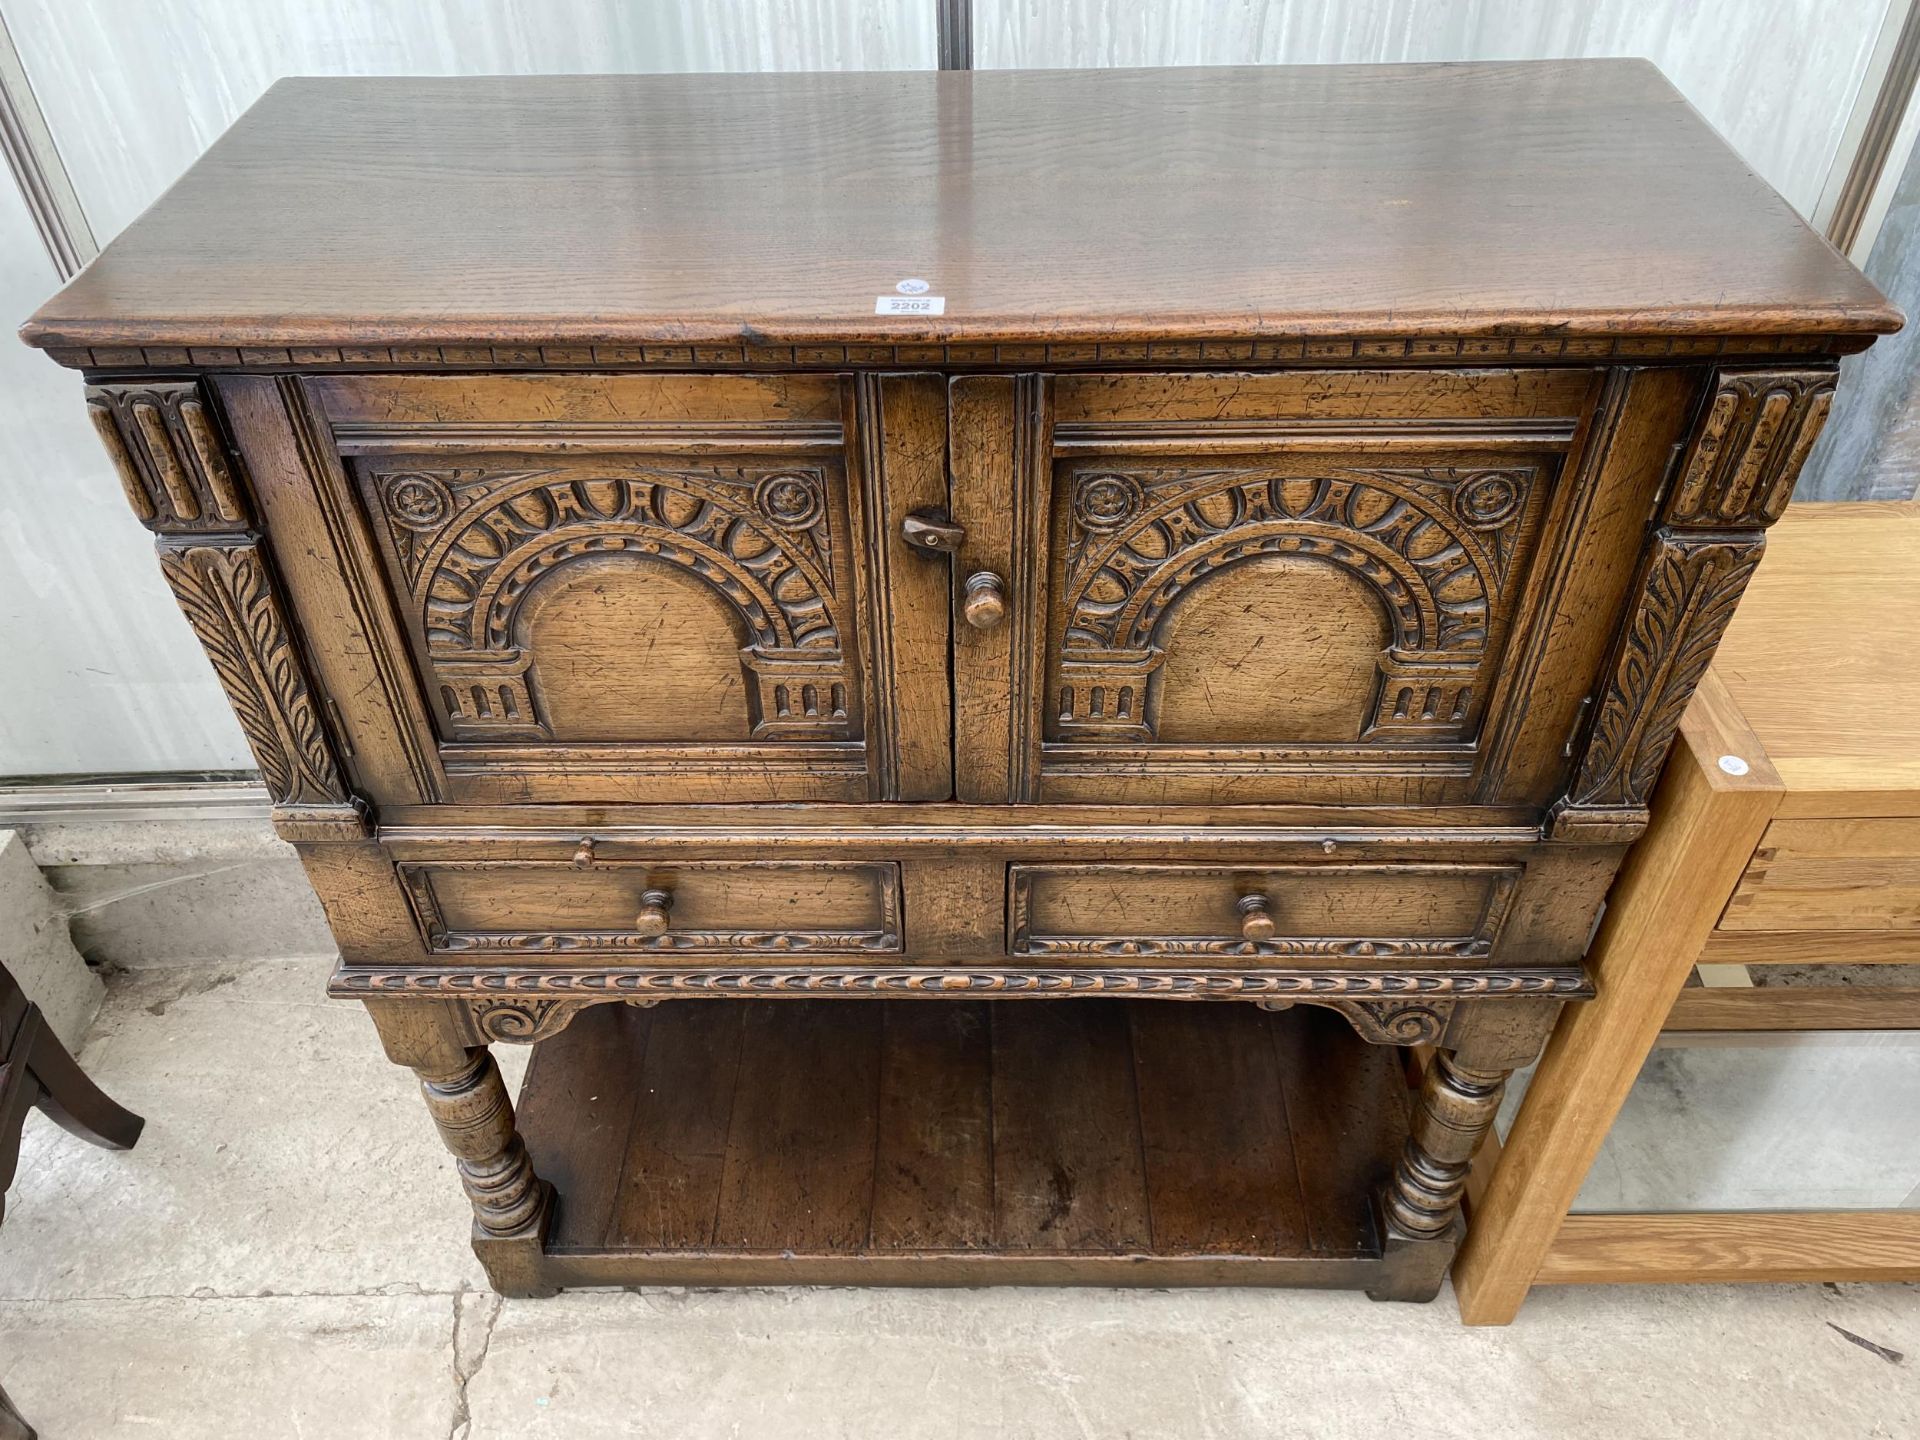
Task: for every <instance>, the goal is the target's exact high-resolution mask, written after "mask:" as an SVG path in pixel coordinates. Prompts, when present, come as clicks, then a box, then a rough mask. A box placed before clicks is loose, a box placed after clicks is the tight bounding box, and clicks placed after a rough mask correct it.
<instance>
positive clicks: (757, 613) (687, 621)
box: [225, 374, 951, 804]
mask: <svg viewBox="0 0 1920 1440" xmlns="http://www.w3.org/2000/svg"><path fill="white" fill-rule="evenodd" d="M225 400H226V404H227V407H228V410H229V413H230V415H231V416H232V417H233V418H234V422H235V429H236V431H237V433H238V434H239V436H240V439H241V443H242V446H243V449H244V450H245V451H246V452H247V459H248V462H249V467H250V469H251V470H252V471H253V472H254V474H255V475H256V477H259V483H260V488H261V490H262V492H263V496H264V498H263V504H264V505H265V507H266V508H267V509H268V510H269V512H270V518H271V519H272V520H273V522H274V533H275V534H276V536H278V537H281V540H282V545H283V548H284V549H285V551H286V554H285V555H284V556H283V563H284V564H285V565H286V566H287V567H288V568H289V570H290V571H292V572H293V575H292V579H293V585H292V589H293V592H294V596H295V600H296V603H297V604H298V605H299V606H301V607H302V608H303V610H304V612H305V613H304V619H305V626H306V630H307V633H308V634H309V636H310V637H312V639H313V642H314V645H315V648H316V650H318V651H319V652H320V653H319V654H318V655H317V656H316V661H317V664H318V666H319V668H320V669H321V670H322V672H323V673H324V674H326V676H327V678H328V680H329V681H330V683H329V685H328V689H329V690H330V692H331V693H332V694H334V695H336V696H337V695H342V694H350V695H352V696H353V697H354V699H353V702H352V703H351V704H344V703H343V704H342V705H341V706H340V709H341V710H342V711H343V712H344V713H343V715H342V716H341V717H339V719H340V723H342V724H343V725H344V726H345V728H346V729H347V731H348V732H349V739H350V741H351V743H352V746H353V749H354V764H355V766H356V768H357V770H358V771H359V772H360V779H361V783H362V784H363V785H365V786H366V788H367V789H368V790H369V792H370V793H371V794H372V795H373V797H374V798H375V799H377V800H383V801H388V802H398V803H408V802H413V803H433V802H449V803H475V804H490V803H492V804H507V803H522V802H528V801H533V802H538V801H553V802H570V803H597V802H617V801H623V800H627V801H630V800H642V801H654V800H660V801H688V802H710V801H720V802H724V801H782V800H838V801H863V800H877V799H940V798H945V797H946V796H947V795H948V794H949V793H950V785H951V782H950V749H949V741H948V736H949V730H950V720H949V715H948V708H947V707H948V688H947V676H946V652H947V641H948V637H947V633H946V600H945V592H944V586H943V580H942V578H941V577H940V576H939V575H938V574H937V572H935V571H934V570H933V569H931V568H930V567H928V566H927V565H925V564H924V562H923V561H921V560H920V558H919V557H917V556H914V555H913V554H912V553H911V552H909V551H907V550H906V549H905V546H904V542H903V541H902V540H901V538H900V520H901V517H902V515H903V514H904V513H905V511H906V510H908V509H910V508H913V507H916V506H921V507H924V506H926V505H929V504H933V505H938V504H943V503H944V502H945V499H946V480H945V401H946V397H945V394H944V388H943V384H942V382H941V381H940V380H938V379H937V378H934V377H926V376H889V377H884V378H883V377H861V378H858V379H856V378H855V377H852V376H844V375H788V376H756V375H537V374H528V375H512V374H490V375H479V376H471V377H467V376H449V375H439V376H409V375H342V376H320V377H306V378H302V379H297V380H296V379H288V380H280V381H276V380H273V379H270V378H266V379H239V378H236V379H233V380H231V381H229V382H228V383H227V387H226V393H225ZM302 491H304V492H305V493H304V494H302V493H301V492H302ZM316 502H317V503H316ZM275 510H278V511H279V512H281V513H279V514H271V512H273V511H275ZM316 514H317V515H318V517H320V519H321V521H322V522H323V523H320V524H316V523H315V517H316Z"/></svg>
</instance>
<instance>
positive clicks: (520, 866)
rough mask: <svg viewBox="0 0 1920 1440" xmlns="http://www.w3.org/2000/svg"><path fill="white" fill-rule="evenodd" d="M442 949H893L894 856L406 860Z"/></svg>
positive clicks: (429, 933) (896, 925) (423, 924)
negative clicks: (839, 860)
mask: <svg viewBox="0 0 1920 1440" xmlns="http://www.w3.org/2000/svg"><path fill="white" fill-rule="evenodd" d="M398 869H399V874H400V880H401V884H402V885H403V886H404V887H405V889H406V892H407V897H408V900H409V901H410V902H411V904H412V906H413V911H414V916H415V919H416V920H417V921H418V923H419V926H420V931H421V934H422V935H423V936H424V937H425V939H426V942H427V948H428V949H429V950H430V951H432V952H433V953H434V954H437V955H471V956H474V957H475V958H484V957H488V956H495V955H516V954H555V953H568V954H572V953H578V954H581V955H594V954H619V955H629V954H635V953H641V954H674V955H703V954H741V953H745V954H756V953H758V954H766V955H769V956H782V955H813V954H894V953H897V952H899V950H900V949H901V924H900V909H901V907H900V867H899V866H898V865H897V864H894V863H893V862H891V861H875V862H871V863H859V864H833V863H820V862H816V861H797V862H785V861H771V860H770V861H748V862H735V861H704V860H675V861H672V862H671V863H662V864H650V863H648V862H645V861H638V860H613V861H594V862H591V863H590V864H588V865H586V866H585V868H580V867H577V866H575V865H573V864H571V863H569V862H567V861H564V860H506V859H488V860H447V861H436V862H431V863H422V864H414V863H407V862H402V863H401V864H400V865H399V867H398Z"/></svg>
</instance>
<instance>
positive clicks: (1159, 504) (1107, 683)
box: [1049, 460, 1545, 744]
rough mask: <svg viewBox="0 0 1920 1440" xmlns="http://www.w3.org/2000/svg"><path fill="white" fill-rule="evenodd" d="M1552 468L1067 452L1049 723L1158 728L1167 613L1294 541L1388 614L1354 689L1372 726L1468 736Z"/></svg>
mask: <svg viewBox="0 0 1920 1440" xmlns="http://www.w3.org/2000/svg"><path fill="white" fill-rule="evenodd" d="M1540 479H1541V472H1540V469H1539V467H1538V466H1537V465H1535V464H1512V465H1501V466H1486V467H1455V466H1405V467H1367V468H1354V467H1344V466H1343V467H1330V468H1327V469H1325V470H1322V471H1315V472H1311V473H1295V472H1293V471H1290V470H1287V469H1284V468H1276V467H1273V466H1271V465H1265V464H1258V463H1256V464H1251V465H1245V464H1243V465H1234V464H1230V463H1226V464H1220V465H1213V466H1203V465H1195V464H1187V463H1182V464H1153V465H1146V464H1128V465H1127V466H1125V467H1124V468H1121V467H1119V466H1116V465H1115V464H1114V463H1113V462H1112V461H1106V460H1103V461H1098V462H1091V461H1090V462H1073V463H1069V464H1067V465H1064V466H1062V468H1061V471H1060V473H1059V477H1058V483H1059V485H1060V486H1061V487H1062V495H1061V504H1062V506H1063V508H1064V511H1065V514H1064V517H1063V519H1062V521H1061V522H1060V523H1061V525H1062V528H1063V531H1064V533H1063V537H1062V538H1063V542H1064V543H1063V551H1064V560H1063V568H1062V574H1061V577H1060V591H1059V593H1060V594H1061V596H1062V604H1063V607H1064V619H1063V626H1064V633H1063V634H1062V635H1061V636H1060V637H1059V640H1058V643H1057V648H1056V652H1055V655H1054V657H1053V663H1054V671H1055V679H1054V685H1053V687H1052V693H1051V695H1050V697H1049V700H1050V713H1051V715H1052V722H1051V726H1052V728H1051V734H1052V736H1053V737H1054V738H1057V739H1060V740H1080V741H1086V740H1104V741H1108V742H1113V743H1122V744H1129V743H1132V744H1137V743H1147V742H1153V741H1156V740H1158V739H1159V738H1160V734H1159V723H1158V717H1159V712H1160V710H1161V702H1162V691H1161V686H1162V679H1163V673H1164V671H1165V668H1166V660H1167V651H1166V646H1167V645H1168V644H1170V643H1177V642H1175V641H1173V640H1171V639H1170V637H1169V633H1168V622H1169V620H1170V618H1171V617H1173V616H1175V615H1176V614H1177V613H1178V612H1179V611H1180V609H1181V607H1182V606H1183V605H1185V604H1187V603H1188V601H1189V598H1190V597H1191V596H1193V595H1194V594H1195V593H1197V592H1198V591H1200V590H1201V589H1203V588H1204V586H1205V583H1206V582H1207V581H1208V580H1209V579H1210V578H1212V577H1213V576H1216V575H1219V574H1222V573H1223V572H1225V571H1227V570H1229V569H1231V568H1232V567H1235V566H1237V565H1239V564H1241V563H1242V562H1246V561H1251V560H1258V559H1260V558H1261V557H1266V556H1292V557H1301V558H1304V559H1307V560H1310V561H1315V562H1320V563H1322V564H1325V565H1328V566H1332V567H1334V568H1336V569H1338V570H1340V571H1342V572H1344V573H1346V574H1348V575H1350V576H1353V577H1356V578H1357V579H1358V580H1359V581H1361V582H1362V583H1363V585H1364V586H1365V587H1366V589H1367V590H1368V591H1369V592H1370V593H1371V595H1372V596H1373V597H1374V599H1375V601H1376V602H1377V604H1378V606H1379V608H1380V610H1381V611H1382V612H1383V613H1384V614H1385V616H1386V618H1387V622H1388V626H1389V633H1390V640H1389V643H1388V644H1387V646H1386V647H1385V648H1384V649H1382V650H1381V651H1380V652H1379V656H1378V662H1377V666H1376V669H1375V674H1374V678H1373V683H1372V686H1371V689H1370V692H1369V693H1367V694H1364V695H1360V696H1356V697H1355V700H1354V705H1355V709H1356V711H1357V712H1359V714H1358V717H1357V721H1356V724H1355V727H1354V728H1355V730H1357V733H1358V735H1359V738H1360V740H1361V741H1362V742H1363V743H1371V744H1392V743H1393V742H1395V741H1401V742H1414V743H1422V742H1443V743H1444V742H1449V741H1461V740H1466V739H1470V738H1471V737H1472V736H1473V735H1474V734H1475V733H1476V732H1477V728H1478V724H1479V720H1480V715H1481V709H1482V706H1483V703H1484V701H1485V698H1486V694H1487V690H1488V688H1489V684H1490V681H1491V678H1492V677H1491V673H1490V672H1491V670H1492V668H1493V667H1492V664H1491V663H1490V661H1491V660H1492V659H1493V658H1494V656H1495V654H1496V651H1497V647H1498V644H1499V641H1500V639H1501V636H1502V634H1503V632H1504V628H1505V626H1506V623H1507V621H1508V619H1509V618H1510V613H1511V606H1512V600H1513V596H1514V594H1515V592H1516V591H1517V589H1518V580H1519V576H1520V574H1521V572H1522V570H1523V568H1524V567H1523V566H1522V565H1521V564H1520V563H1519V560H1520V557H1521V555H1522V553H1523V552H1524V550H1525V549H1526V546H1527V543H1528V541H1529V539H1530V537H1531V534H1532V532H1533V531H1534V529H1535V528H1537V527H1536V526H1535V524H1534V522H1535V521H1536V520H1537V512H1538V507H1537V506H1536V505H1534V504H1533V503H1532V497H1533V496H1534V495H1535V493H1536V492H1542V493H1543V492H1544V490H1545V487H1544V486H1543V485H1541V484H1540ZM1300 619H1301V623H1302V624H1303V625H1305V626H1309V627H1310V626H1312V625H1315V624H1319V623H1325V622H1326V621H1327V619H1328V617H1324V616H1316V615H1303V616H1301V617H1300ZM1271 638H1272V640H1273V642H1274V645H1275V647H1276V649H1283V648H1284V647H1286V646H1287V644H1288V637H1287V636H1285V635H1275V636H1273V637H1271ZM1231 658H1232V657H1228V656H1225V655H1222V656H1221V657H1220V661H1219V663H1221V664H1227V663H1229V662H1230V660H1231ZM1053 702H1057V703H1053ZM1327 738H1328V739H1329V740H1337V739H1339V738H1341V737H1336V736H1331V735H1330V736H1328V737H1327Z"/></svg>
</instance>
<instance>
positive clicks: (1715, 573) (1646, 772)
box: [1567, 530, 1766, 807]
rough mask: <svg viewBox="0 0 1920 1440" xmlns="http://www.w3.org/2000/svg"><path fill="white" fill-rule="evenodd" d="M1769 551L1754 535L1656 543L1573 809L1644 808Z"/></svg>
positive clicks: (1571, 797)
mask: <svg viewBox="0 0 1920 1440" xmlns="http://www.w3.org/2000/svg"><path fill="white" fill-rule="evenodd" d="M1765 546H1766V541H1765V539H1764V538H1763V537H1762V536H1761V535H1759V534H1751V535H1716V534H1711V533H1709V534H1682V533H1676V532H1673V531H1668V530H1662V531H1660V532H1659V533H1658V534H1657V535H1655V537H1654V541H1653V545H1652V548H1651V550H1650V551H1649V553H1648V555H1647V558H1646V560H1645V562H1644V563H1643V565H1642V567H1641V572H1640V579H1639V583H1638V584H1637V585H1636V586H1635V588H1634V599H1633V601H1632V609H1631V611H1630V613H1629V615H1628V618H1627V623H1626V628H1625V630H1624V632H1623V634H1622V636H1621V639H1620V643H1619V645H1618V647H1617V648H1616V651H1615V654H1614V658H1613V662H1612V666H1611V669H1610V671H1609V678H1608V680H1607V684H1606V688H1605V690H1604V691H1603V692H1602V694H1601V698H1600V704H1599V709H1598V713H1597V715H1596V716H1595V718H1594V722H1593V728H1592V730H1591V732H1590V736H1589V739H1588V742H1587V748H1586V753H1585V756H1584V757H1583V759H1582V761H1581V764H1580V770H1579V774H1578V775H1577V776H1576V778H1575V780H1574V783H1573V785H1572V787H1571V788H1570V789H1569V791H1568V793H1567V802H1568V803H1569V804H1571V805H1574V806H1603V807H1620V806H1639V805H1643V804H1645V802H1646V800H1647V797H1648V796H1649V795H1650V794H1651V793H1652V791H1653V785H1654V782H1655V781H1656V780H1658V779H1659V777H1660V769H1661V766H1662V765H1664V764H1665V763H1666V758H1667V751H1668V749H1669V748H1670V747H1671V745H1672V743H1673V737H1674V732H1675V731H1676V730H1677V729H1678V728H1679V724H1680V716H1681V714H1682V712H1684V711H1685V709H1686V707H1687V702H1688V700H1689V699H1691V698H1692V695H1693V691H1694V687H1695V686H1696V685H1698V684H1699V683H1700V677H1701V676H1703V675H1704V674H1706V670H1707V666H1708V664H1709V663H1710V662H1711V661H1712V659H1713V652H1714V649H1715V648H1716V647H1717V646H1718V645H1719V643H1720V637H1721V635H1722V634H1723V633H1725V631H1726V628H1727V625H1728V623H1729V622H1730V621H1731V620H1732V619H1733V612H1734V607H1735V606H1736V605H1738V604H1739V602H1740V596H1741V593H1742V592H1743V591H1745V589H1746V588H1747V581H1748V580H1749V579H1751V578H1752V576H1753V572H1754V570H1755V568H1756V567H1757V566H1758V565H1759V563H1760V556H1761V553H1762V551H1763V550H1764V549H1765Z"/></svg>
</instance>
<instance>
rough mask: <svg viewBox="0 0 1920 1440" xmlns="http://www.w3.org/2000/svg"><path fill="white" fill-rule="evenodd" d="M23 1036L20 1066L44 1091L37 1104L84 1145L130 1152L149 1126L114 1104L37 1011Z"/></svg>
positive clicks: (28, 1018) (28, 1022)
mask: <svg viewBox="0 0 1920 1440" xmlns="http://www.w3.org/2000/svg"><path fill="white" fill-rule="evenodd" d="M25 1031H26V1033H25V1034H23V1035H22V1036H21V1037H20V1039H21V1041H22V1042H23V1043H21V1044H20V1046H19V1048H18V1052H17V1053H18V1059H17V1061H16V1063H19V1064H23V1065H24V1066H25V1068H26V1072H27V1076H28V1079H29V1080H30V1081H31V1082H32V1083H34V1084H37V1085H38V1086H39V1088H40V1095H39V1098H38V1099H37V1100H36V1101H35V1103H36V1104H37V1105H39V1107H40V1108H41V1109H42V1110H44V1111H45V1112H46V1113H47V1114H48V1115H49V1116H50V1117H51V1118H52V1119H53V1121H54V1122H55V1123H56V1124H58V1125H60V1126H61V1127H62V1128H64V1129H67V1130H70V1131H72V1132H73V1133H74V1134H75V1135H78V1136H79V1137H80V1138H81V1139H83V1140H91V1141H92V1142H93V1143H94V1144H96V1145H102V1146H105V1147H106V1148H107V1149H109V1150H131V1149H132V1148H133V1144H134V1142H135V1141H136V1140H138V1139H139V1138H140V1131H141V1130H142V1129H143V1128H144V1127H145V1125H146V1123H147V1122H146V1121H145V1120H144V1119H142V1118H141V1117H140V1116H138V1115H136V1114H134V1113H133V1112H132V1111H131V1110H128V1109H126V1108H125V1107H123V1106H120V1105H116V1104H115V1103H114V1102H113V1101H112V1100H111V1099H109V1098H108V1097H107V1094H106V1092H105V1091H103V1090H102V1089H101V1088H100V1087H99V1086H98V1085H96V1084H94V1083H93V1081H92V1080H90V1079H88V1078H87V1073H86V1071H84V1070H82V1069H81V1068H80V1066H79V1063H78V1062H77V1061H75V1060H74V1058H73V1056H71V1055H69V1054H68V1053H67V1047H66V1046H64V1045H62V1044H61V1043H60V1037H59V1036H58V1035H55V1034H54V1033H53V1030H52V1028H51V1027H49V1026H48V1024H47V1022H46V1019H45V1017H44V1016H42V1015H41V1014H40V1011H39V1009H38V1008H37V1007H36V1008H35V1009H33V1010H31V1011H29V1012H28V1014H27V1023H26V1026H25Z"/></svg>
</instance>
